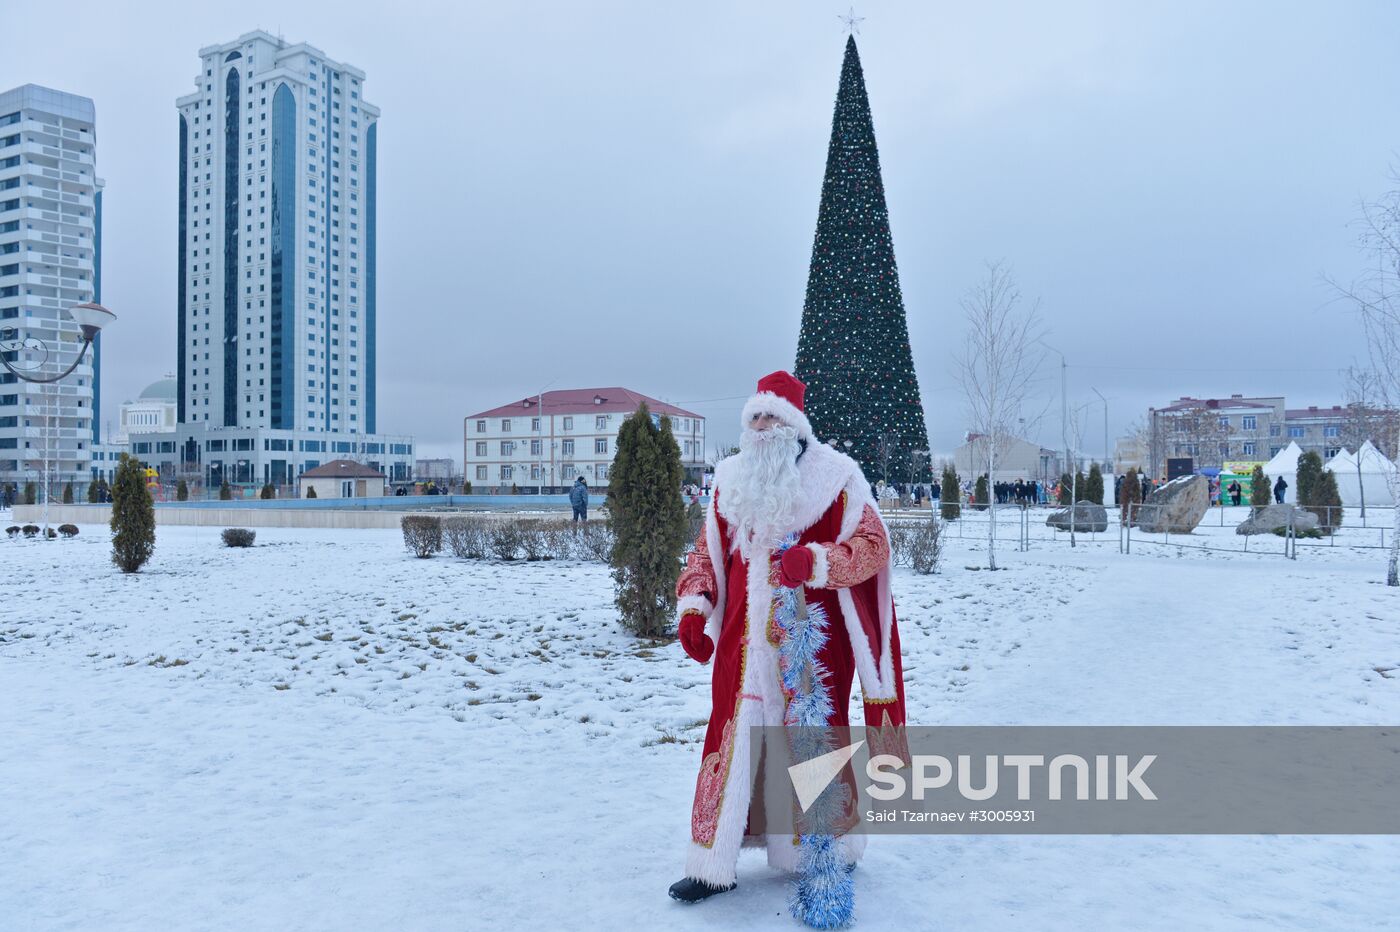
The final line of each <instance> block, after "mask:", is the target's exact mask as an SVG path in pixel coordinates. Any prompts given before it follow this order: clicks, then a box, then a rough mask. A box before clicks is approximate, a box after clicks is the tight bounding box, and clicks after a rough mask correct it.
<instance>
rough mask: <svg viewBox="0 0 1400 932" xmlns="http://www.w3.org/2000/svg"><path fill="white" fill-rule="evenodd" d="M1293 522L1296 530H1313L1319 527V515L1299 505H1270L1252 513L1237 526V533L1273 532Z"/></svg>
mask: <svg viewBox="0 0 1400 932" xmlns="http://www.w3.org/2000/svg"><path fill="white" fill-rule="evenodd" d="M1290 521H1291V522H1292V523H1293V530H1294V532H1302V531H1311V530H1313V529H1314V528H1316V527H1317V515H1315V514H1313V513H1312V512H1311V511H1304V510H1303V509H1301V508H1299V507H1298V506H1297V505H1268V506H1266V507H1264V508H1261V509H1259V511H1257V512H1255V513H1254V514H1252V515H1250V516H1249V517H1248V518H1247V519H1245V520H1244V521H1241V522H1240V524H1239V526H1237V527H1236V528H1235V533H1236V534H1272V533H1274V532H1275V531H1282V530H1284V529H1285V528H1287V527H1288V524H1289V522H1290Z"/></svg>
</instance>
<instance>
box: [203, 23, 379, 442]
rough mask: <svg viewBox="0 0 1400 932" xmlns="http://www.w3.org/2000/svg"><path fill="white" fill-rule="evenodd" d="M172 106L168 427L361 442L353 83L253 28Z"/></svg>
mask: <svg viewBox="0 0 1400 932" xmlns="http://www.w3.org/2000/svg"><path fill="white" fill-rule="evenodd" d="M199 57H200V73H199V76H198V78H197V79H196V90H195V92H194V93H193V94H188V95H186V96H184V97H181V98H179V100H178V101H176V105H177V106H178V108H179V111H180V123H179V145H180V168H179V172H180V177H179V201H180V206H179V236H180V250H179V263H178V276H179V297H178V301H177V308H176V313H177V318H178V327H179V353H180V355H179V360H178V364H177V380H178V388H179V420H180V422H181V423H182V424H185V423H188V424H199V425H200V426H203V427H250V428H271V429H278V430H294V431H297V432H317V433H340V434H372V433H374V432H375V430H376V418H375V348H374V342H375V280H374V264H375V203H374V202H375V144H376V138H375V135H376V123H377V121H378V119H379V109H378V108H377V107H375V106H373V105H372V104H369V103H366V102H365V100H364V97H363V89H364V80H365V74H364V72H363V71H360V70H359V69H358V68H355V67H353V66H351V65H347V64H344V63H341V62H336V61H332V60H330V59H329V58H327V57H326V55H325V54H324V53H322V52H321V51H320V50H318V49H316V48H314V47H312V46H310V45H307V44H305V43H299V44H296V45H290V44H288V43H286V42H284V41H282V40H281V39H278V38H277V37H275V36H272V35H269V34H268V33H265V32H261V31H259V32H251V33H248V34H247V35H244V36H240V37H239V38H238V39H237V40H236V41H234V42H228V43H225V44H222V45H212V46H209V47H207V48H203V49H200V51H199Z"/></svg>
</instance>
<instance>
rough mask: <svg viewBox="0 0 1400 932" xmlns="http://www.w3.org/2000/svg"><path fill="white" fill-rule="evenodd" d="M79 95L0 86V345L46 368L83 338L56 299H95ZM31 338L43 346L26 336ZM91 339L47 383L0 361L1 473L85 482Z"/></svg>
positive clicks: (64, 358)
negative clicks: (76, 362) (84, 351)
mask: <svg viewBox="0 0 1400 932" xmlns="http://www.w3.org/2000/svg"><path fill="white" fill-rule="evenodd" d="M96 151H97V127H96V110H95V109H94V107H93V103H92V101H91V100H90V99H88V98H86V97H79V96H77V95H74V94H65V93H63V92H62V91H56V90H51V89H49V88H46V87H39V86H38V85H34V84H26V85H24V86H22V87H17V88H14V89H13V90H9V91H5V92H3V93H0V347H3V348H0V352H4V354H5V358H6V359H7V360H8V361H9V362H11V363H12V364H14V365H15V366H17V367H19V368H22V369H32V370H34V372H35V374H36V375H57V374H58V373H59V372H62V371H63V370H64V369H66V368H67V367H68V365H69V364H71V363H72V362H73V359H74V354H75V353H77V352H78V351H79V350H80V349H81V347H82V336H81V333H80V332H79V330H78V325H77V324H76V323H74V322H73V320H72V319H71V318H70V317H69V315H68V312H67V309H68V308H69V307H72V306H73V305H75V304H81V303H83V302H88V301H100V300H101V280H102V181H101V180H100V179H99V178H98V177H97V173H96ZM28 341H42V342H43V344H44V345H45V346H46V347H47V355H46V354H45V353H44V352H43V351H41V350H40V349H39V348H38V346H37V344H35V343H32V342H28ZM100 367H101V338H100V337H99V339H98V340H97V341H96V342H94V344H93V347H92V349H91V350H90V351H89V355H87V356H86V357H85V358H84V360H83V363H82V365H80V366H78V367H77V369H75V370H74V371H73V373H72V374H71V375H69V376H68V377H67V378H65V379H63V380H61V381H59V382H57V383H52V384H47V385H44V384H35V383H32V382H25V381H23V380H22V379H19V378H17V377H16V376H15V375H13V374H11V373H9V372H6V371H4V370H3V369H0V484H10V483H13V484H15V485H16V486H17V487H21V488H22V487H23V486H24V484H25V483H26V482H34V483H36V484H38V485H42V484H43V482H44V479H45V473H46V467H47V478H48V482H49V489H50V494H52V495H54V496H57V494H58V490H59V489H60V488H61V487H62V485H64V484H66V483H68V482H73V483H75V486H76V487H77V488H78V489H80V490H81V489H82V488H84V487H85V485H86V482H87V480H88V475H89V468H90V464H91V456H92V445H93V443H94V442H95V441H96V439H97V431H98V424H99V417H100V411H99V406H100V400H101V394H100V390H99V376H100V372H101V368H100Z"/></svg>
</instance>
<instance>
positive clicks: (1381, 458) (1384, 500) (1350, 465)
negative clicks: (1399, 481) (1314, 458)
mask: <svg viewBox="0 0 1400 932" xmlns="http://www.w3.org/2000/svg"><path fill="white" fill-rule="evenodd" d="M1358 462H1359V463H1360V470H1359V471H1358V469H1357V464H1358ZM1327 468H1328V469H1330V470H1332V475H1333V476H1335V477H1336V479H1337V491H1338V492H1340V493H1341V495H1342V504H1343V505H1346V506H1347V507H1348V508H1355V507H1356V506H1358V505H1360V504H1361V496H1362V494H1363V493H1364V494H1365V496H1366V504H1368V505H1383V506H1390V505H1393V504H1395V499H1394V498H1393V497H1392V496H1391V492H1390V483H1389V481H1388V480H1389V478H1390V477H1391V476H1392V475H1393V474H1394V473H1395V464H1394V463H1392V462H1391V461H1390V460H1388V459H1386V458H1385V454H1383V453H1381V451H1380V450H1377V449H1376V448H1375V447H1373V446H1372V445H1371V441H1369V440H1367V441H1366V442H1365V443H1363V444H1362V445H1361V449H1360V450H1357V451H1356V453H1355V454H1351V453H1348V452H1347V451H1346V450H1343V451H1341V452H1340V453H1338V454H1337V455H1336V456H1334V457H1332V459H1331V460H1330V461H1329V462H1328V463H1327Z"/></svg>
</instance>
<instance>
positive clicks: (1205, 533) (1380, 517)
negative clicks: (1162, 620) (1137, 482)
mask: <svg viewBox="0 0 1400 932" xmlns="http://www.w3.org/2000/svg"><path fill="white" fill-rule="evenodd" d="M1167 507H1169V506H1167V505H1165V504H1160V503H1153V502H1145V503H1134V504H1133V505H1131V506H1129V509H1130V514H1131V520H1129V521H1126V522H1122V523H1121V524H1120V527H1119V549H1120V550H1121V551H1122V552H1123V553H1132V549H1133V546H1134V545H1137V546H1144V545H1146V546H1169V547H1180V548H1185V549H1190V550H1210V551H1218V552H1222V553H1259V554H1277V555H1279V556H1283V557H1287V558H1289V559H1294V560H1296V559H1297V558H1298V549H1299V548H1300V547H1302V548H1342V549H1347V550H1384V549H1387V548H1389V546H1390V544H1391V541H1392V540H1393V539H1394V527H1395V524H1394V522H1395V508H1394V507H1392V506H1376V505H1368V506H1367V508H1366V513H1365V514H1364V515H1363V514H1362V513H1361V511H1360V509H1358V508H1347V507H1340V506H1323V505H1314V506H1308V507H1307V508H1304V509H1294V510H1292V511H1290V513H1289V516H1288V518H1287V520H1286V521H1285V522H1284V523H1283V524H1281V525H1280V527H1279V528H1277V529H1261V530H1258V531H1256V532H1254V533H1251V534H1240V533H1237V531H1236V528H1237V527H1238V526H1239V525H1240V524H1242V523H1243V522H1244V521H1246V520H1248V519H1249V518H1251V517H1253V516H1254V514H1255V512H1256V510H1257V509H1254V508H1252V507H1250V506H1248V505H1238V506H1225V507H1213V508H1212V509H1211V510H1210V512H1208V513H1207V514H1206V516H1205V518H1204V519H1202V521H1201V522H1200V523H1199V524H1197V525H1196V526H1195V527H1194V528H1192V529H1190V530H1189V531H1181V530H1179V529H1173V528H1172V527H1171V526H1170V524H1169V523H1168V521H1167V520H1165V516H1164V515H1163V513H1162V511H1161V509H1164V508H1167ZM1216 513H1218V514H1216ZM1304 514H1306V515H1308V516H1309V520H1305V521H1300V520H1299V516H1301V515H1304ZM1311 518H1316V530H1313V529H1312V525H1313V523H1314V522H1313V521H1312V520H1311Z"/></svg>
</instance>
